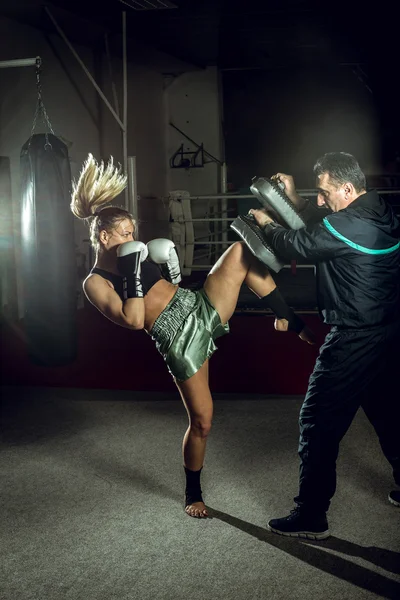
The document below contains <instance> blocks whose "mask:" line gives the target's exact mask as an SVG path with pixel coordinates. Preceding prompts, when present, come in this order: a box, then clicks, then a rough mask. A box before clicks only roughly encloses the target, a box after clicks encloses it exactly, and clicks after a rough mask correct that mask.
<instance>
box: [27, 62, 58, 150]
mask: <svg viewBox="0 0 400 600" xmlns="http://www.w3.org/2000/svg"><path fill="white" fill-rule="evenodd" d="M41 64H42V61H41V59H40V58H39V57H38V58H37V59H36V90H37V100H36V110H35V115H34V117H33V124H32V129H31V139H32V136H33V134H34V131H35V128H36V123H37V120H38V119H41V120H42V121H43V123H45V125H47V128H48V129H49V130H50V133H52V134H53V135H55V134H54V131H53V127H52V126H51V123H50V119H49V116H48V114H47V111H46V107H45V105H44V103H43V98H42V85H41V82H40V73H41V68H40V67H41ZM45 138H46V143H45V146H44V147H45V148H48V147H50V148H51V144H50V142H49V138H48V131H46V132H45Z"/></svg>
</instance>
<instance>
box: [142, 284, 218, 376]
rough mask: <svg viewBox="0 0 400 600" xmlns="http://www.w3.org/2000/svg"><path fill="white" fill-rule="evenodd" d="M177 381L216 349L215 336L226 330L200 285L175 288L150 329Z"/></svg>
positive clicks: (188, 374) (194, 369)
mask: <svg viewBox="0 0 400 600" xmlns="http://www.w3.org/2000/svg"><path fill="white" fill-rule="evenodd" d="M149 333H150V335H151V337H152V338H153V340H155V342H156V347H157V349H158V351H159V352H160V353H161V354H162V356H163V357H164V360H165V362H166V363H167V367H168V370H169V372H170V373H171V375H172V376H173V377H175V378H176V379H177V380H178V381H185V380H186V379H189V377H192V375H194V374H195V373H196V372H197V371H198V370H199V369H200V367H201V366H202V364H203V363H204V362H205V360H206V359H207V358H210V356H211V355H212V354H213V353H214V352H215V350H216V349H217V346H216V345H215V343H214V340H216V339H217V338H218V337H220V336H222V335H225V334H226V333H229V325H228V323H226V324H225V325H222V323H221V319H220V317H219V314H218V313H217V311H216V310H215V308H214V306H213V305H212V304H211V302H210V300H209V299H208V297H207V294H206V293H205V291H204V290H203V289H201V290H199V291H196V292H193V291H192V290H186V289H184V288H178V290H177V292H176V294H175V296H174V297H173V298H172V300H171V301H170V302H169V304H167V306H166V307H165V309H164V310H163V312H162V313H161V314H160V315H159V316H158V318H157V319H156V321H155V323H154V325H153V327H152V329H151V331H150V332H149Z"/></svg>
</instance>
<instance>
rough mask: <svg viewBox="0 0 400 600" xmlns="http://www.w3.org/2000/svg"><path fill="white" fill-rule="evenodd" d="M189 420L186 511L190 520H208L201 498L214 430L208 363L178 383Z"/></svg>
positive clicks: (185, 445)
mask: <svg viewBox="0 0 400 600" xmlns="http://www.w3.org/2000/svg"><path fill="white" fill-rule="evenodd" d="M175 383H176V385H177V387H178V390H179V392H180V395H181V398H182V401H183V403H184V405H185V408H186V410H187V413H188V417H189V427H188V429H187V431H186V433H185V436H184V438H183V447H182V452H183V464H184V467H185V472H186V482H187V487H186V507H185V510H186V512H187V514H188V515H190V516H191V517H198V518H204V517H207V516H208V513H207V509H206V507H205V504H204V502H203V499H202V497H201V489H200V471H201V469H202V468H203V462H204V455H205V451H206V444H207V436H208V434H209V432H210V429H211V422H212V416H213V401H212V397H211V392H210V388H209V386H208V360H206V362H205V363H204V364H203V365H202V367H201V368H200V369H199V370H198V371H197V373H195V374H194V375H193V376H192V377H190V378H189V379H187V380H186V381H175Z"/></svg>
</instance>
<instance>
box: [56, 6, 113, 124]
mask: <svg viewBox="0 0 400 600" xmlns="http://www.w3.org/2000/svg"><path fill="white" fill-rule="evenodd" d="M44 10H45V11H46V13H47V14H48V16H49V17H50V19H51V21H52V22H53V25H54V27H55V28H56V30H57V31H58V33H59V35H60V36H61V37H62V39H63V40H64V42H65V43H66V44H67V46H68V48H69V49H70V50H71V52H72V54H73V55H74V56H75V58H76V60H77V61H78V63H79V64H80V65H81V67H82V69H83V70H84V71H85V73H86V75H87V76H88V77H89V79H90V81H91V82H92V84H93V85H94V87H95V88H96V90H97V92H98V93H99V94H100V96H101V98H102V99H103V100H104V102H105V104H106V106H107V108H108V109H109V110H110V112H111V114H112V115H113V117H114V119H115V120H116V121H117V123H118V125H119V126H120V127H121V129H122V131H124V124H123V123H122V121H121V119H120V118H119V117H118V115H117V113H116V112H115V110H114V109H113V107H112V106H111V104H110V103H109V101H108V100H107V98H106V97H105V95H104V94H103V92H102V91H101V89H100V88H99V86H98V85H97V83H96V81H95V80H94V78H93V76H92V74H91V73H90V71H89V70H88V69H87V68H86V66H85V64H84V62H83V61H82V59H81V58H80V56H79V55H78V53H77V52H76V50H75V49H74V47H73V46H72V44H71V43H70V41H69V40H68V38H67V37H66V35H65V34H64V32H63V31H62V29H61V28H60V27H59V25H58V23H57V21H56V20H55V18H54V17H53V15H52V14H51V12H50V11H49V9H48V8H47V6H45V7H44Z"/></svg>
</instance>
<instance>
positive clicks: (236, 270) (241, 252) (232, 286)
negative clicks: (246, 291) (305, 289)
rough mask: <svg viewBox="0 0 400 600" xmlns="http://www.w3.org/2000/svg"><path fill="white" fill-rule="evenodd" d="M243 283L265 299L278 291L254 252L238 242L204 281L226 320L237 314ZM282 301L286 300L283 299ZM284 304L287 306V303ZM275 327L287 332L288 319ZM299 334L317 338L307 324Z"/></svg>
mask: <svg viewBox="0 0 400 600" xmlns="http://www.w3.org/2000/svg"><path fill="white" fill-rule="evenodd" d="M243 283H245V284H246V285H247V286H248V287H249V288H250V289H251V290H252V291H253V292H254V293H255V294H256V295H257V296H258V297H259V298H265V297H266V296H268V295H269V294H271V292H274V290H276V284H275V281H274V279H273V277H272V275H271V274H270V272H269V271H268V269H267V267H266V266H265V265H264V264H263V263H261V262H260V261H259V260H257V259H256V258H255V257H254V256H253V254H251V252H250V251H249V249H248V248H247V246H246V245H245V244H244V243H243V242H235V243H234V244H232V246H230V247H229V248H228V249H227V250H226V251H225V252H224V254H223V255H222V256H221V257H220V258H219V260H218V261H217V262H216V263H215V265H214V267H213V268H212V269H211V271H210V273H209V275H208V277H207V279H206V281H205V283H204V289H205V291H206V294H207V296H208V297H209V299H210V300H211V302H212V303H213V305H214V306H215V308H216V310H217V312H218V314H219V316H220V317H221V321H222V323H226V322H227V321H229V319H230V318H231V316H232V315H233V312H234V310H235V308H236V305H237V301H238V298H239V293H240V288H241V286H242V284H243ZM282 301H283V302H284V300H283V299H282ZM284 304H285V306H286V307H287V305H286V303H285V302H284ZM287 308H288V309H289V307H287ZM289 310H290V309H289ZM292 314H293V313H292ZM300 322H301V321H300ZM275 329H277V330H278V331H286V330H287V329H288V321H287V320H286V319H284V318H279V319H276V320H275ZM299 337H300V338H301V339H302V340H304V341H306V342H308V343H310V344H312V343H314V341H315V340H314V335H313V333H312V332H311V331H310V330H309V329H308V327H304V329H303V330H302V331H301V332H300V333H299Z"/></svg>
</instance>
